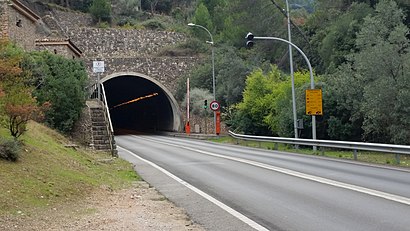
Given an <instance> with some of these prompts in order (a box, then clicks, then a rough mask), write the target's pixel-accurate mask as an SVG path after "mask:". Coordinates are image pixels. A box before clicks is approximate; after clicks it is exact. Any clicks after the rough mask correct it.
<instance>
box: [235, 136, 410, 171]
mask: <svg viewBox="0 0 410 231" xmlns="http://www.w3.org/2000/svg"><path fill="white" fill-rule="evenodd" d="M229 135H230V136H232V137H233V138H235V139H241V140H252V141H263V142H274V143H283V144H293V145H305V146H317V147H327V148H341V149H350V150H353V151H354V159H355V160H357V150H365V151H374V152H383V153H392V154H396V161H397V162H398V163H400V154H402V155H403V154H404V155H410V146H408V145H394V144H379V143H364V142H349V141H337V140H312V139H300V138H284V137H270V136H251V135H242V134H236V133H234V132H232V131H229Z"/></svg>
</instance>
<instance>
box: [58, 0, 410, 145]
mask: <svg viewBox="0 0 410 231" xmlns="http://www.w3.org/2000/svg"><path fill="white" fill-rule="evenodd" d="M54 2H55V3H57V4H61V5H62V6H65V7H72V8H74V9H80V10H83V11H89V10H91V9H92V8H89V6H91V5H92V4H95V3H96V2H105V3H109V2H110V1H108V0H95V1H86V0H83V1H81V0H65V1H63V0H62V1H60V0H56V1H54ZM105 3H104V4H105ZM289 3H290V6H291V11H290V15H291V20H292V41H293V43H295V44H296V45H297V46H298V47H300V48H301V49H302V50H303V51H304V52H305V53H306V54H307V56H308V57H309V59H310V61H311V63H312V66H313V68H314V71H315V80H316V85H317V86H316V87H317V88H322V90H323V94H324V98H323V103H324V116H320V117H318V118H317V119H318V124H317V131H318V138H322V139H339V140H355V141H368V142H383V143H397V144H410V116H409V115H410V104H409V102H410V92H409V89H410V76H409V75H410V70H409V69H410V62H409V60H410V59H409V55H410V51H409V49H410V48H409V39H410V35H409V24H410V17H409V13H410V2H409V1H407V0H349V1H347V0H335V1H328V0H315V1H313V0H298V1H296V0H295V1H292V0H290V1H289ZM104 4H98V5H97V6H103V5H104ZM79 5H82V7H78V6H79ZM111 6H112V9H109V10H108V11H106V14H107V15H105V16H104V17H105V18H106V19H109V20H107V21H108V22H109V23H111V25H112V26H124V27H132V28H151V29H164V30H178V31H182V32H186V33H191V35H192V39H191V40H189V42H188V43H187V44H181V47H180V48H187V47H188V48H189V49H195V50H197V51H199V52H200V53H202V54H203V57H205V60H204V62H203V64H202V65H200V66H198V68H197V69H196V70H193V71H192V73H191V74H190V75H189V77H190V79H191V86H192V87H193V88H199V89H205V90H207V91H208V92H212V65H211V60H210V48H211V46H209V44H206V43H205V41H207V40H209V39H210V38H209V35H208V34H207V33H206V32H205V31H204V30H202V29H200V28H197V27H188V26H186V25H187V23H189V22H193V23H196V24H198V25H202V26H204V27H206V28H208V29H209V31H210V32H211V33H212V34H213V38H214V41H215V45H214V46H215V52H216V56H215V70H216V73H215V74H216V98H217V99H218V100H219V101H220V102H221V104H222V105H223V108H222V110H223V112H224V115H225V121H226V122H227V123H228V124H229V125H230V126H231V128H232V129H236V130H237V131H239V132H244V133H252V134H269V135H279V136H287V137H292V136H293V135H294V134H293V133H294V131H293V119H292V103H291V85H290V80H289V79H290V77H289V76H288V75H289V74H288V73H289V62H288V59H289V58H288V56H289V55H288V46H287V45H286V44H284V43H280V42H272V41H256V44H255V47H254V48H253V49H246V48H245V47H244V44H245V41H244V40H245V39H244V36H245V35H246V33H247V32H249V31H251V32H253V33H254V34H255V35H256V36H275V37H280V38H287V23H286V17H285V15H286V12H284V11H283V10H282V9H286V7H285V1H278V0H252V1H244V0H229V1H228V0H176V1H170V0H121V1H118V2H117V1H116V2H112V4H111ZM160 14H161V15H160ZM164 15H167V17H168V18H167V19H164V17H166V16H164ZM94 17H95V18H96V19H98V20H100V19H101V20H106V19H103V18H99V16H98V15H96V14H94ZM170 18H171V21H170ZM293 54H294V55H293V56H294V64H295V65H294V66H295V70H296V74H295V76H296V98H297V99H296V101H297V102H296V105H297V115H298V116H297V117H298V118H299V119H303V120H304V124H305V128H304V130H303V131H302V133H301V137H310V136H311V134H310V130H311V129H310V123H309V121H310V118H309V117H308V116H306V115H304V104H305V102H304V90H305V89H307V88H308V87H309V83H308V81H309V80H308V78H307V73H306V69H307V66H306V62H305V60H304V59H303V58H302V56H301V55H299V54H298V53H297V52H296V51H295V50H294V52H293ZM272 64H273V65H274V66H272ZM186 77H188V76H186ZM184 84H185V79H184V78H181V81H180V87H179V89H180V90H179V91H178V93H177V98H178V100H180V101H182V100H183V99H184V92H185V86H184ZM201 92H202V93H201ZM197 93H198V94H199V95H197V96H196V97H197V98H198V99H200V98H203V99H205V98H206V97H209V94H208V93H207V92H204V91H197ZM200 94H203V95H202V96H201V95H200ZM201 101H203V100H201ZM197 105H201V104H200V103H197ZM194 107H195V106H194ZM196 111H198V112H200V111H201V110H196Z"/></svg>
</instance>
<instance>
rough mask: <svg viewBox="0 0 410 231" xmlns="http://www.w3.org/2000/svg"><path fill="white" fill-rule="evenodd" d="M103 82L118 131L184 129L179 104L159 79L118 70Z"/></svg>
mask: <svg viewBox="0 0 410 231" xmlns="http://www.w3.org/2000/svg"><path fill="white" fill-rule="evenodd" d="M101 82H102V84H103V85H104V89H105V94H106V97H107V104H108V107H109V110H110V115H111V121H112V125H113V128H114V132H115V133H116V134H118V133H124V131H128V132H133V131H134V132H160V131H180V129H181V118H180V114H179V109H178V105H177V103H176V101H175V99H174V97H173V96H172V94H171V93H170V92H169V91H168V90H167V89H166V88H165V87H164V86H162V85H161V84H160V83H159V82H157V81H156V80H154V79H152V78H150V77H148V76H145V75H143V74H139V73H117V74H113V75H110V76H107V77H105V78H104V79H102V80H101Z"/></svg>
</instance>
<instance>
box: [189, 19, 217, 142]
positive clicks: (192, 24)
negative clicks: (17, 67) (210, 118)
mask: <svg viewBox="0 0 410 231" xmlns="http://www.w3.org/2000/svg"><path fill="white" fill-rule="evenodd" d="M188 26H192V27H199V28H201V29H203V30H205V31H206V32H208V34H209V37H211V41H206V43H209V44H211V46H212V90H213V96H214V99H213V101H215V100H216V96H215V54H214V39H213V37H212V34H211V32H209V30H208V29H206V28H205V27H204V26H201V25H198V24H194V23H188ZM214 132H215V134H216V111H214Z"/></svg>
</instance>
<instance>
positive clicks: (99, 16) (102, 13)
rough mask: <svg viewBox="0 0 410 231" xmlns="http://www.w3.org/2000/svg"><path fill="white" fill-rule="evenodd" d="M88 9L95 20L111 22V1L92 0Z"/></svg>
mask: <svg viewBox="0 0 410 231" xmlns="http://www.w3.org/2000/svg"><path fill="white" fill-rule="evenodd" d="M89 11H90V13H91V15H92V16H93V18H94V20H95V22H98V23H101V22H111V1H109V0H93V3H92V4H91V6H90V10H89Z"/></svg>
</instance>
